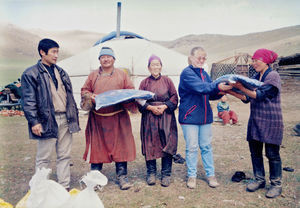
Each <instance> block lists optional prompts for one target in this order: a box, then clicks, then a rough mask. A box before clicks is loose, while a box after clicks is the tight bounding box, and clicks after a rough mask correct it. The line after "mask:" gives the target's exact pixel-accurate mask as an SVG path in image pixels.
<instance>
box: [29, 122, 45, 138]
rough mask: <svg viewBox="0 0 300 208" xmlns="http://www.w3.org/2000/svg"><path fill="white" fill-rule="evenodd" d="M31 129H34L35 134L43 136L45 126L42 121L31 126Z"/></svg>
mask: <svg viewBox="0 0 300 208" xmlns="http://www.w3.org/2000/svg"><path fill="white" fill-rule="evenodd" d="M31 130H32V133H34V134H35V135H37V136H42V132H43V127H42V125H41V124H40V123H39V124H36V125H34V126H33V127H31Z"/></svg>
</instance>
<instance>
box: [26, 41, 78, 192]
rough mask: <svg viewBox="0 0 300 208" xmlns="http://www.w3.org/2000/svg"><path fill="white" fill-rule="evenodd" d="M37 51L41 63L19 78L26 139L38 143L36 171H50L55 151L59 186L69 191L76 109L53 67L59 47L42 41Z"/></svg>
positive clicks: (62, 78)
mask: <svg viewBox="0 0 300 208" xmlns="http://www.w3.org/2000/svg"><path fill="white" fill-rule="evenodd" d="M38 51H39V54H40V56H41V60H39V61H38V63H37V64H35V65H33V66H31V67H29V68H28V69H26V70H25V71H24V72H23V74H22V78H21V83H22V107H23V110H24V114H25V117H26V119H27V121H28V128H29V136H30V138H31V139H37V140H38V143H37V153H36V169H38V168H42V167H45V168H48V167H49V164H50V157H51V153H52V151H53V149H54V148H55V149H56V153H57V164H56V168H57V178H58V182H59V183H60V184H61V185H62V186H64V187H65V188H66V189H67V190H69V188H70V185H69V183H70V153H71V147H72V133H75V132H78V131H80V128H79V120H78V109H77V106H76V103H75V100H74V97H73V92H72V85H71V81H70V78H69V76H68V74H67V73H66V72H65V71H64V70H63V69H62V68H60V67H58V66H57V65H56V61H57V58H58V52H59V45H58V44H57V43H56V42H55V41H53V40H50V39H43V40H41V41H40V42H39V46H38Z"/></svg>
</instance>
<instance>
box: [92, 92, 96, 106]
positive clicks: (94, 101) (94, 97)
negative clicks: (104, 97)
mask: <svg viewBox="0 0 300 208" xmlns="http://www.w3.org/2000/svg"><path fill="white" fill-rule="evenodd" d="M91 99H92V103H93V104H95V103H96V100H95V99H96V94H92V96H91Z"/></svg>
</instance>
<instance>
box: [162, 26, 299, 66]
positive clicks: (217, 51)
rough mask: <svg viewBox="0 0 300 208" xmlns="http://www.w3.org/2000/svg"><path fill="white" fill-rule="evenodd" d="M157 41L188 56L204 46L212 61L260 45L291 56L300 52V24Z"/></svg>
mask: <svg viewBox="0 0 300 208" xmlns="http://www.w3.org/2000/svg"><path fill="white" fill-rule="evenodd" d="M157 43H159V44H161V45H163V46H165V47H167V48H170V49H174V50H176V51H178V52H181V53H183V54H185V55H188V54H189V52H190V49H191V48H193V47H194V46H202V47H204V48H205V49H206V50H207V52H208V55H209V58H210V61H211V62H216V61H219V60H221V59H223V58H226V57H229V56H233V55H234V54H236V53H239V52H246V53H250V54H252V53H253V52H254V50H256V49H258V48H268V49H271V50H274V51H276V52H277V53H278V54H279V56H287V55H291V54H294V53H296V52H299V51H300V25H297V26H291V27H286V28H280V29H276V30H272V31H266V32H259V33H250V34H246V35H240V36H228V35H218V34H202V35H188V36H184V37H182V38H179V39H176V40H174V41H159V42H157Z"/></svg>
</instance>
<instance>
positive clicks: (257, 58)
mask: <svg viewBox="0 0 300 208" xmlns="http://www.w3.org/2000/svg"><path fill="white" fill-rule="evenodd" d="M276 59H277V54H276V53H275V52H273V51H270V50H268V49H258V50H257V51H255V53H254V55H253V56H252V60H253V64H252V65H253V67H254V69H255V71H256V72H258V74H257V75H256V76H255V77H254V79H257V80H259V81H261V82H263V83H264V84H263V85H262V86H261V87H259V88H257V89H256V90H253V91H252V90H249V89H247V88H245V87H243V85H242V84H241V83H236V84H233V86H234V87H236V88H238V89H240V90H241V91H242V92H244V93H245V94H246V95H243V96H242V95H240V96H237V97H238V98H240V99H242V101H243V102H245V103H248V102H250V118H249V122H248V131H247V141H248V143H249V148H250V152H251V160H252V166H253V173H254V176H255V179H254V180H253V181H252V182H250V183H249V184H248V185H247V191H249V192H254V191H256V190H258V189H260V188H264V187H265V185H266V181H265V170H264V163H263V154H262V150H263V144H265V152H266V156H267V158H268V160H269V170H270V171H269V172H270V181H271V187H270V189H269V190H268V191H267V192H266V197H268V198H275V197H277V196H279V195H281V191H282V187H281V177H282V174H281V159H280V154H279V149H280V144H281V142H282V137H283V122H282V112H281V105H280V91H281V81H280V76H279V74H278V73H277V72H276V71H273V70H272V68H271V67H270V64H271V63H274V62H275V61H276ZM230 94H231V93H230Z"/></svg>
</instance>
